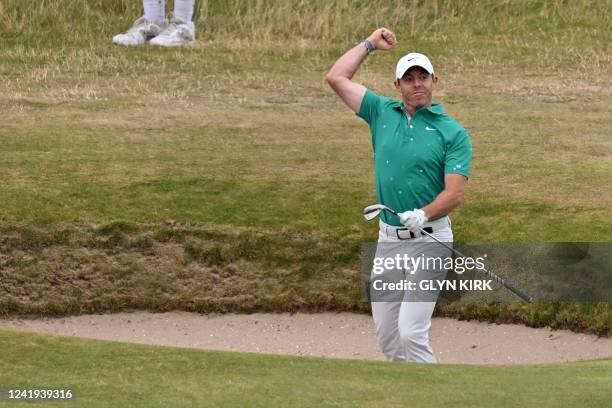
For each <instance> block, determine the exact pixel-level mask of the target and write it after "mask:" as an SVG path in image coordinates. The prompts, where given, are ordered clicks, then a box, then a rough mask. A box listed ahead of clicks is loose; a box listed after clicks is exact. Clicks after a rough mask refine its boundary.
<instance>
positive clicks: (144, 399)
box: [0, 330, 612, 408]
mask: <svg viewBox="0 0 612 408" xmlns="http://www.w3.org/2000/svg"><path fill="white" fill-rule="evenodd" d="M0 349H2V358H1V359H0V388H4V389H6V388H12V387H15V388H31V387H47V388H49V387H57V388H70V389H72V390H73V392H74V394H75V396H76V399H75V401H74V402H64V403H55V404H52V403H48V404H47V403H45V406H46V407H47V406H48V407H56V406H57V407H63V406H75V407H77V406H78V407H108V406H112V407H170V406H172V407H183V406H200V407H243V406H249V407H269V406H291V407H312V406H326V407H327V406H329V407H331V406H363V407H383V406H398V405H409V406H415V407H441V406H456V407H480V406H482V407H492V406H495V407H517V406H521V407H560V406H562V407H585V406H588V407H592V408H596V407H607V406H609V402H610V400H611V399H612V389H610V386H609V385H610V382H612V360H610V359H606V360H597V361H586V362H576V363H564V364H547V365H521V366H465V365H464V366H460V365H442V364H440V365H422V364H403V363H384V362H365V361H363V362H362V361H353V360H340V359H321V358H303V357H302V358H298V357H285V356H277V355H262V354H252V353H227V352H216V351H202V350H191V349H179V348H170V347H155V346H145V345H134V344H127V343H118V342H105V341H97V340H85V339H74V338H66V337H54V336H48V335H39V334H30V333H18V332H14V331H8V330H0ZM0 406H7V407H18V406H29V404H15V403H13V402H11V403H4V404H2V403H0Z"/></svg>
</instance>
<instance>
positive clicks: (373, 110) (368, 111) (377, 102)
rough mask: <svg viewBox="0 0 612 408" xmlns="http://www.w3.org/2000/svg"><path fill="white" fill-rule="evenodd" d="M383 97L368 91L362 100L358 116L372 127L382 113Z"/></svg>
mask: <svg viewBox="0 0 612 408" xmlns="http://www.w3.org/2000/svg"><path fill="white" fill-rule="evenodd" d="M381 100H382V97H380V96H378V95H376V94H375V93H374V92H372V91H370V90H369V89H366V92H365V95H363V99H362V100H361V106H360V107H359V112H357V116H359V117H360V118H361V119H363V120H365V121H366V122H367V123H368V124H369V125H370V126H372V124H373V123H374V122H376V119H377V118H378V112H379V111H380V106H381Z"/></svg>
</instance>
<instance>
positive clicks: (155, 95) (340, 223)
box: [0, 0, 612, 334]
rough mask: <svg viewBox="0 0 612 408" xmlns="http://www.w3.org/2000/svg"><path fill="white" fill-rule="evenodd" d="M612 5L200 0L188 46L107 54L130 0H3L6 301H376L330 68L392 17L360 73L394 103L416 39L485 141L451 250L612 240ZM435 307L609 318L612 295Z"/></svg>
mask: <svg viewBox="0 0 612 408" xmlns="http://www.w3.org/2000/svg"><path fill="white" fill-rule="evenodd" d="M68 3H70V4H68ZM169 3H170V2H169ZM610 6H611V4H610V2H609V1H608V2H593V3H591V2H579V1H578V2H561V1H527V0H525V1H516V2H504V3H499V2H493V1H490V2H470V1H457V2H443V1H438V2H429V3H427V4H424V3H423V4H422V3H416V2H414V3H408V2H391V3H389V2H354V1H353V2H349V1H342V0H338V1H311V2H299V4H298V3H295V2H283V1H272V0H270V1H264V0H261V1H256V2H246V1H237V0H230V1H224V2H217V1H201V2H200V3H199V5H198V10H199V14H198V22H197V23H198V37H199V43H198V45H196V46H195V47H192V48H189V49H181V50H165V49H154V48H149V47H144V48H137V49H126V48H120V47H114V46H112V45H111V44H110V38H111V37H112V35H113V34H116V33H117V32H119V31H121V30H125V29H126V28H127V26H128V25H129V24H130V23H131V21H132V20H133V19H134V18H136V17H137V16H138V15H139V13H140V10H139V7H140V5H139V4H138V2H126V1H119V0H116V1H112V0H97V1H87V2H85V1H72V2H67V1H62V0H50V1H45V2H38V3H37V4H36V5H35V6H32V5H31V4H29V2H22V1H17V0H6V1H2V2H1V3H0V38H1V39H2V41H0V88H1V89H2V90H3V92H2V94H1V95H0V108H1V109H2V112H3V119H4V120H3V126H2V129H0V141H1V143H0V156H1V157H2V159H0V171H1V172H2V174H3V175H4V180H3V183H2V185H0V197H1V199H0V228H1V229H2V231H3V233H2V237H1V238H0V265H1V267H0V270H1V272H2V279H1V280H0V313H2V314H15V313H34V314H65V313H83V312H97V311H108V310H120V309H123V308H128V307H136V308H150V309H154V310H169V309H173V308H179V309H185V310H194V311H203V312H206V311H211V310H218V311H252V310H298V309H301V310H329V309H335V310H365V309H366V308H367V305H364V304H363V303H361V302H360V299H359V297H358V295H359V272H358V266H359V263H358V259H357V254H358V250H359V246H360V244H361V242H363V241H370V240H373V239H374V237H375V234H376V226H375V225H373V224H366V223H365V222H364V221H363V220H362V218H361V216H360V212H361V210H362V208H363V207H364V206H365V205H367V204H370V203H372V202H373V199H374V192H373V171H372V163H371V148H370V146H369V142H368V141H369V137H368V130H367V128H366V126H365V124H363V123H361V121H360V120H359V119H357V118H355V117H354V116H353V115H351V113H350V112H348V110H347V109H346V108H345V107H344V106H342V105H341V103H340V102H339V101H338V100H337V98H336V97H335V96H334V95H333V93H332V92H331V90H329V88H328V87H327V86H326V84H325V83H324V80H323V78H324V74H325V72H326V71H327V70H328V69H329V67H330V66H331V65H332V64H333V62H334V60H335V59H336V58H337V57H338V56H339V55H340V53H341V52H343V51H344V50H345V49H347V48H348V47H350V46H351V45H352V44H354V43H356V42H357V41H359V40H360V39H362V38H363V37H364V36H366V35H368V34H369V33H370V32H371V31H372V30H373V29H375V28H376V27H377V26H379V25H382V24H385V25H387V26H388V27H390V28H391V29H394V30H395V31H396V32H397V34H398V38H399V40H400V46H399V47H398V49H396V50H394V51H392V52H387V53H383V52H377V53H375V54H374V55H373V56H372V57H371V58H369V60H368V61H367V62H366V63H365V65H364V67H363V69H362V70H361V71H360V73H359V76H358V79H359V80H360V81H362V82H363V83H365V84H366V85H367V86H369V87H371V88H373V89H374V90H376V91H378V92H380V93H385V94H388V95H394V91H393V88H392V84H391V79H392V77H391V72H392V71H393V66H394V62H395V61H396V59H397V58H398V57H399V56H401V55H402V54H403V53H405V52H406V51H408V50H411V49H418V50H420V51H423V52H426V53H428V54H430V55H431V56H432V59H433V60H434V63H435V65H436V69H437V72H438V73H439V75H440V77H441V82H440V88H439V93H438V96H437V99H438V100H439V101H441V102H443V103H444V105H445V107H446V110H447V111H448V112H449V113H450V114H451V115H453V116H455V117H456V118H457V119H458V120H459V121H461V122H462V123H463V124H464V125H465V126H466V127H467V128H468V130H469V131H470V134H471V135H472V139H473V142H474V151H475V157H474V167H473V172H472V176H471V177H470V186H469V191H468V196H467V200H466V203H465V204H464V205H463V206H462V207H461V208H460V209H459V210H458V211H457V212H456V213H455V215H454V218H453V228H454V232H455V238H456V239H457V240H458V241H461V242H540V241H544V242H546V241H610V240H611V239H612V221H611V217H610V210H609V208H610V207H611V206H612V198H611V197H612V185H611V184H610V183H609V182H607V180H610V179H611V178H612V166H611V163H610V157H612V143H611V142H610V138H609V135H610V133H611V132H612V125H611V124H610V121H609V120H608V117H609V106H610V103H611V102H612V92H611V91H610V90H611V89H612V86H610V85H612V81H611V78H612V68H611V67H612V64H610V55H612V49H611V47H612V45H611V44H612V41H611V39H612V35H611V32H610V27H612V24H611V22H610V13H608V12H607V10H608V9H609V8H610ZM527 289H528V288H527ZM441 312H443V313H448V314H454V315H458V316H463V317H476V318H486V319H493V320H496V319H497V320H503V321H515V322H525V323H527V324H532V325H546V324H550V325H553V326H555V327H570V328H573V329H575V330H587V331H593V332H597V333H600V334H606V333H609V330H610V327H611V326H612V312H610V306H609V304H594V305H582V306H581V305H575V304H562V305H552V306H551V305H541V306H539V305H536V306H530V307H523V306H512V307H510V308H506V307H505V306H504V307H498V306H488V305H481V306H469V307H467V306H465V307H464V306H463V305H461V307H459V306H457V307H451V306H448V307H446V309H444V311H441ZM578 322H579V323H578Z"/></svg>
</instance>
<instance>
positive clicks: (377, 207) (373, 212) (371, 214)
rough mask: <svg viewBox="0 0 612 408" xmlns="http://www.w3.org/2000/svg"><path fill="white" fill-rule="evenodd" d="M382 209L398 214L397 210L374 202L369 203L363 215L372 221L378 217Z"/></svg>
mask: <svg viewBox="0 0 612 408" xmlns="http://www.w3.org/2000/svg"><path fill="white" fill-rule="evenodd" d="M381 211H389V212H390V213H391V214H393V215H398V214H397V212H395V211H394V210H392V209H390V208H389V207H387V206H386V205H383V204H373V205H368V206H367V207H366V208H364V209H363V216H364V218H365V219H366V220H368V221H370V220H373V219H374V218H376V217H378V215H379V214H380V212H381Z"/></svg>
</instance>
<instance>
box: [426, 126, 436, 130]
mask: <svg viewBox="0 0 612 408" xmlns="http://www.w3.org/2000/svg"><path fill="white" fill-rule="evenodd" d="M425 129H427V130H438V129H434V128H430V127H429V126H425Z"/></svg>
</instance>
